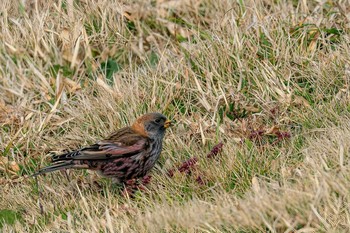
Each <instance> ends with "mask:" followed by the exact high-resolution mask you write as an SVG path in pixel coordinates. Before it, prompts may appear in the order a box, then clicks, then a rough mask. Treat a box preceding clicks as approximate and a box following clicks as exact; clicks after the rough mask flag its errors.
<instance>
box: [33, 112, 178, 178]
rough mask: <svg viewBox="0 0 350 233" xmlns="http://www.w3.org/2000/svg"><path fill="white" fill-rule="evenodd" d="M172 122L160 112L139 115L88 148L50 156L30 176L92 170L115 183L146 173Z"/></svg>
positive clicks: (155, 159)
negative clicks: (54, 172) (48, 164)
mask: <svg viewBox="0 0 350 233" xmlns="http://www.w3.org/2000/svg"><path fill="white" fill-rule="evenodd" d="M170 124H171V121H169V120H167V119H166V117H165V116H164V115H162V114H160V113H148V114H145V115H143V116H141V117H139V118H138V119H137V120H136V121H135V123H134V124H133V125H132V126H130V127H124V128H121V129H119V130H118V131H117V132H115V133H114V134H112V135H110V136H109V137H108V138H107V139H105V140H102V141H99V142H97V143H96V144H93V145H91V146H88V147H84V148H82V149H79V150H75V151H72V152H69V153H65V154H61V155H55V156H53V157H52V162H53V164H52V165H51V166H48V167H46V168H43V169H41V170H39V171H38V172H37V173H35V174H33V176H37V175H41V174H45V173H48V172H52V171H56V170H62V169H69V168H72V169H91V170H96V171H98V173H99V174H101V175H102V176H105V177H110V178H113V179H114V181H116V182H121V183H124V182H126V181H127V180H130V179H135V178H139V177H143V176H145V175H146V174H147V173H148V172H149V171H150V170H151V169H152V168H153V166H154V165H155V163H156V161H157V160H158V158H159V155H160V152H161V151H162V142H163V137H164V134H165V130H166V128H167V127H169V126H170Z"/></svg>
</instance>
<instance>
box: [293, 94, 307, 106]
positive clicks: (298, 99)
mask: <svg viewBox="0 0 350 233" xmlns="http://www.w3.org/2000/svg"><path fill="white" fill-rule="evenodd" d="M293 103H294V104H296V105H302V106H304V107H308V108H309V107H310V104H309V101H307V100H306V99H305V98H304V97H302V96H298V95H295V96H294V100H293Z"/></svg>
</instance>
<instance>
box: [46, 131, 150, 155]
mask: <svg viewBox="0 0 350 233" xmlns="http://www.w3.org/2000/svg"><path fill="white" fill-rule="evenodd" d="M147 146H148V139H147V138H145V137H143V136H141V135H139V134H137V133H135V132H134V131H133V130H132V129H131V128H129V127H125V128H123V129H120V130H119V131H117V132H116V133H114V134H112V135H111V136H110V137H108V138H107V139H105V140H102V141H99V142H97V143H96V144H94V145H91V146H89V147H85V148H82V149H80V150H76V151H72V152H69V153H66V154H62V155H59V156H54V157H53V158H52V161H53V162H58V161H63V160H103V159H111V158H117V157H121V156H131V155H134V154H137V153H139V152H140V151H142V150H144V149H145V148H146V147H147Z"/></svg>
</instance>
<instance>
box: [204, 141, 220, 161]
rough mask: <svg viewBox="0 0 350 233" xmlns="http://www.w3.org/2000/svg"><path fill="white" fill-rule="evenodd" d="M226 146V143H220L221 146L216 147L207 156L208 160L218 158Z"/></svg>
mask: <svg viewBox="0 0 350 233" xmlns="http://www.w3.org/2000/svg"><path fill="white" fill-rule="evenodd" d="M223 146H224V143H222V142H220V143H219V144H217V145H215V146H214V147H213V149H211V151H210V152H209V153H208V154H207V158H209V159H211V158H214V157H215V156H217V155H218V154H219V153H220V152H221V151H222V147H223Z"/></svg>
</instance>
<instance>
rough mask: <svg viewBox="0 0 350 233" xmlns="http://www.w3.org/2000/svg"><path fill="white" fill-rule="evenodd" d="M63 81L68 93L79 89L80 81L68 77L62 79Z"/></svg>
mask: <svg viewBox="0 0 350 233" xmlns="http://www.w3.org/2000/svg"><path fill="white" fill-rule="evenodd" d="M63 83H64V84H65V86H66V88H67V91H68V92H69V93H74V92H76V91H78V90H80V89H81V86H80V83H77V82H75V81H73V80H71V79H69V78H65V79H63Z"/></svg>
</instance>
